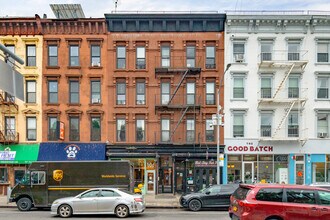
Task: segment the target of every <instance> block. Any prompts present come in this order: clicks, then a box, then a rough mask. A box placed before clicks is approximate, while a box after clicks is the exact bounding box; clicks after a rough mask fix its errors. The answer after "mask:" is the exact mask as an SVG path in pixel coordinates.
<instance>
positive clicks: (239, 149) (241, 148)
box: [227, 146, 273, 152]
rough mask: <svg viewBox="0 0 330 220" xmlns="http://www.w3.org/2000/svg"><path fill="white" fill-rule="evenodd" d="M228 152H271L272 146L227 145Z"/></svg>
mask: <svg viewBox="0 0 330 220" xmlns="http://www.w3.org/2000/svg"><path fill="white" fill-rule="evenodd" d="M227 151H228V152H273V146H228V147H227Z"/></svg>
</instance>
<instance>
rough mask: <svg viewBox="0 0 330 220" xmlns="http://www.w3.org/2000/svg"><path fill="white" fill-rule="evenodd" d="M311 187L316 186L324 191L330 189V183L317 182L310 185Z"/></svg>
mask: <svg viewBox="0 0 330 220" xmlns="http://www.w3.org/2000/svg"><path fill="white" fill-rule="evenodd" d="M311 186H316V187H321V188H325V189H330V183H321V182H317V183H312V184H311Z"/></svg>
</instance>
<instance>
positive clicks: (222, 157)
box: [219, 154, 225, 167]
mask: <svg viewBox="0 0 330 220" xmlns="http://www.w3.org/2000/svg"><path fill="white" fill-rule="evenodd" d="M224 163H225V155H224V154H220V155H219V164H220V167H223V166H224Z"/></svg>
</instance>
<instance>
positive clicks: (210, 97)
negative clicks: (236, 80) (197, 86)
mask: <svg viewBox="0 0 330 220" xmlns="http://www.w3.org/2000/svg"><path fill="white" fill-rule="evenodd" d="M206 105H215V83H214V82H206Z"/></svg>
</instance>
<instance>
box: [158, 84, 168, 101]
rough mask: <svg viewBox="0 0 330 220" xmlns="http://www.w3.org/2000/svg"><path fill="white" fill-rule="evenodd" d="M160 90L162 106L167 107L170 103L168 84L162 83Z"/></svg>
mask: <svg viewBox="0 0 330 220" xmlns="http://www.w3.org/2000/svg"><path fill="white" fill-rule="evenodd" d="M160 89H161V92H162V94H161V98H162V105H167V104H168V103H169V101H170V83H167V82H163V83H162V84H161V88H160Z"/></svg>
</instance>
